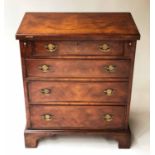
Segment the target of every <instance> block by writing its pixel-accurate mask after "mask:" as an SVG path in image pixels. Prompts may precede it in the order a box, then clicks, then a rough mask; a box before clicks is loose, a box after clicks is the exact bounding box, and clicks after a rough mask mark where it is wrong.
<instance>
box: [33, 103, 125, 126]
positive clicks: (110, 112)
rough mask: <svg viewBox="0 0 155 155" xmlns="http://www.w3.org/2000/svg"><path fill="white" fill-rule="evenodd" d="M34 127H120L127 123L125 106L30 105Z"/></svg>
mask: <svg viewBox="0 0 155 155" xmlns="http://www.w3.org/2000/svg"><path fill="white" fill-rule="evenodd" d="M30 114H31V115H30V119H31V128H33V129H65V128H66V129H119V128H123V127H124V125H125V117H126V116H125V115H126V108H125V107H124V106H49V105H47V106H42V105H37V106H36V105H31V107H30Z"/></svg>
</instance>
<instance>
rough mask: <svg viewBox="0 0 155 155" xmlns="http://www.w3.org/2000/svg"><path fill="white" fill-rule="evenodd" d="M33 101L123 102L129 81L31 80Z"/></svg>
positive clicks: (30, 96) (30, 90)
mask: <svg viewBox="0 0 155 155" xmlns="http://www.w3.org/2000/svg"><path fill="white" fill-rule="evenodd" d="M28 89H29V99H30V101H31V102H35V103H41V102H50V101H90V102H93V101H94V102H123V103H126V101H127V96H128V82H89V81H88V82H84V81H83V82H81V81H69V82H68V81H64V82H62V81H59V82H54V81H47V82H44V81H31V82H29V84H28Z"/></svg>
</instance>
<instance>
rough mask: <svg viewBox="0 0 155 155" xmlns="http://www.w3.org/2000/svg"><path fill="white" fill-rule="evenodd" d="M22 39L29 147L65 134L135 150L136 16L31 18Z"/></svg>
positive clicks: (41, 15) (46, 15)
mask: <svg viewBox="0 0 155 155" xmlns="http://www.w3.org/2000/svg"><path fill="white" fill-rule="evenodd" d="M16 38H17V39H19V41H20V50H21V59H22V70H23V82H24V91H25V103H26V116H27V117H26V118H27V124H26V129H25V144H26V147H36V146H37V142H38V140H39V139H41V138H44V137H49V136H53V135H61V134H96V135H98V134H100V135H104V136H105V137H110V138H114V139H115V140H117V141H118V143H119V147H120V148H129V147H130V143H131V133H130V129H129V109H130V98H131V90H132V76H133V66H134V57H135V48H136V41H137V40H138V39H140V34H139V32H138V30H137V28H136V25H135V23H134V21H133V18H132V16H131V14H130V13H26V14H25V16H24V18H23V21H22V23H21V25H20V27H19V29H18V31H17V34H16Z"/></svg>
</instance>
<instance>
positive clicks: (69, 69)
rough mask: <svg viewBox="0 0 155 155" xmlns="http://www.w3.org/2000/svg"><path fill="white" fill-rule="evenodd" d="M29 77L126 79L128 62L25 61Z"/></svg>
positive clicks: (128, 67)
mask: <svg viewBox="0 0 155 155" xmlns="http://www.w3.org/2000/svg"><path fill="white" fill-rule="evenodd" d="M26 66H27V75H28V76H29V77H128V76H129V73H130V61H129V60H94V59H93V60H71V59H67V60H54V59H52V60H49V59H48V60H35V59H29V60H27V61H26Z"/></svg>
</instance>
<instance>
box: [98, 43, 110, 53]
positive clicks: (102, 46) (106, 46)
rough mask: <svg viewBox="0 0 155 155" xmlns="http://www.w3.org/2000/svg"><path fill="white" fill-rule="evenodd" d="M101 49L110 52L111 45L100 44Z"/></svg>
mask: <svg viewBox="0 0 155 155" xmlns="http://www.w3.org/2000/svg"><path fill="white" fill-rule="evenodd" d="M99 49H100V50H101V51H102V52H103V53H106V52H109V51H110V47H109V45H108V44H102V45H100V46H99Z"/></svg>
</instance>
